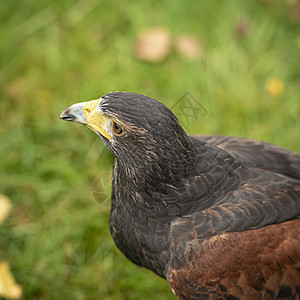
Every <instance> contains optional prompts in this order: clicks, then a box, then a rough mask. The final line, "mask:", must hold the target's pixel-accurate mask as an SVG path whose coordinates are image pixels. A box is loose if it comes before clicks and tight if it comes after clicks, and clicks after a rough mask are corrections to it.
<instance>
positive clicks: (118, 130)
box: [112, 121, 123, 135]
mask: <svg viewBox="0 0 300 300" xmlns="http://www.w3.org/2000/svg"><path fill="white" fill-rule="evenodd" d="M112 130H113V132H114V134H115V135H121V134H122V133H123V128H122V127H121V125H119V124H118V123H116V122H114V121H113V122H112Z"/></svg>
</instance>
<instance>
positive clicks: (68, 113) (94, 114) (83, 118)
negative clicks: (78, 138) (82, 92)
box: [59, 98, 111, 140]
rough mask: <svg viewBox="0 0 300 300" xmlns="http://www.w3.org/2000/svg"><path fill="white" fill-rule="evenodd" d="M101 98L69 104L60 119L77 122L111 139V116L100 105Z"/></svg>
mask: <svg viewBox="0 0 300 300" xmlns="http://www.w3.org/2000/svg"><path fill="white" fill-rule="evenodd" d="M100 101H101V98H100V99H97V100H91V101H88V102H80V103H76V104H73V105H71V106H69V107H68V108H67V109H65V110H64V111H63V112H62V113H61V114H60V116H59V117H60V119H62V120H64V121H70V122H75V123H79V124H83V125H85V126H87V127H89V128H90V129H91V130H93V131H95V132H96V133H98V134H101V135H102V136H104V137H105V138H106V139H108V140H111V135H110V134H111V118H110V117H109V116H107V115H105V114H104V113H103V112H102V111H101V109H100V107H99V103H100Z"/></svg>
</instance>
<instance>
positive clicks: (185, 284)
mask: <svg viewBox="0 0 300 300" xmlns="http://www.w3.org/2000/svg"><path fill="white" fill-rule="evenodd" d="M60 118H61V119H63V120H66V121H72V122H77V123H81V124H83V125H85V126H87V127H88V128H90V129H92V130H93V131H94V132H95V133H96V134H97V135H98V136H99V137H100V138H101V140H102V141H103V142H104V144H105V145H106V146H107V148H108V149H109V150H110V151H111V152H112V153H113V155H114V156H115V160H114V167H113V177H112V199H111V213H110V221H109V226H110V231H111V235H112V237H113V239H114V241H115V243H116V245H117V247H118V248H119V249H120V250H121V251H122V252H123V253H124V254H125V255H126V256H127V258H128V259H130V260H131V261H132V262H134V263H135V264H137V265H139V266H143V267H145V268H148V269H150V270H152V271H153V272H154V273H156V274H158V275H159V276H161V277H163V278H166V279H167V281H168V283H169V285H170V287H171V289H172V291H173V292H174V293H175V295H176V296H177V297H178V298H179V299H232V300H234V299H299V298H300V156H299V155H298V154H296V153H294V152H292V151H289V150H286V149H283V148H280V147H277V146H275V145H272V144H269V143H265V142H261V141H257V140H251V139H246V138H237V137H229V136H220V135H218V136H205V135H204V136H200V135H199V136H190V135H188V134H187V133H186V132H185V131H184V129H183V128H182V127H181V125H180V124H179V122H178V120H177V118H176V117H175V115H174V114H173V113H172V112H171V110H170V109H168V108H167V107H166V106H165V105H163V104H162V103H160V102H159V101H157V100H154V99H151V98H149V97H147V96H144V95H141V94H135V93H127V92H112V93H109V94H106V95H104V96H102V97H101V98H99V99H97V100H92V101H88V102H81V103H77V104H73V105H72V106H70V107H68V108H67V109H66V110H65V111H63V112H62V113H61V115H60Z"/></svg>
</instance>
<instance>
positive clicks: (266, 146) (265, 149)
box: [194, 135, 300, 179]
mask: <svg viewBox="0 0 300 300" xmlns="http://www.w3.org/2000/svg"><path fill="white" fill-rule="evenodd" d="M194 138H196V139H200V140H202V141H205V142H206V143H208V144H210V145H213V146H217V147H218V148H221V149H223V150H225V151H227V152H228V153H230V154H232V155H233V156H236V157H238V158H239V159H240V160H241V161H242V163H243V165H245V166H248V167H253V168H259V169H262V170H266V171H271V172H276V173H279V174H283V175H287V176H289V177H292V178H296V179H300V155H299V154H297V153H295V152H293V151H290V150H287V149H283V148H281V147H278V146H276V145H273V144H270V143H266V142H262V141H258V140H251V139H247V138H240V137H232V136H221V135H213V136H211V135H198V136H194Z"/></svg>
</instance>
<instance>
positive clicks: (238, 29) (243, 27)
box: [234, 17, 250, 40]
mask: <svg viewBox="0 0 300 300" xmlns="http://www.w3.org/2000/svg"><path fill="white" fill-rule="evenodd" d="M249 30H250V21H249V20H248V19H247V18H246V17H241V18H239V19H238V20H237V21H236V23H235V26H234V34H235V36H236V37H237V38H238V39H240V40H242V39H245V38H246V37H247V36H248V34H249Z"/></svg>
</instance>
